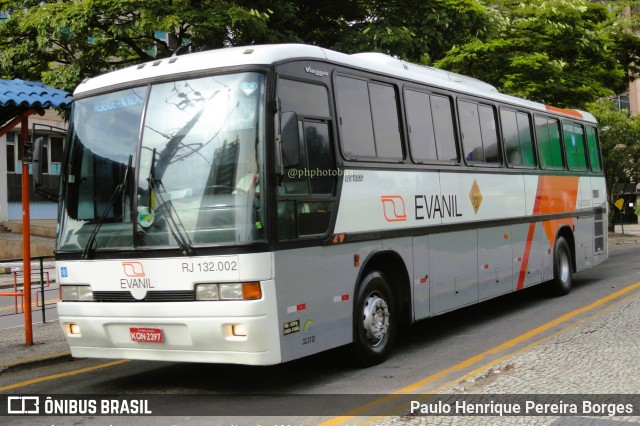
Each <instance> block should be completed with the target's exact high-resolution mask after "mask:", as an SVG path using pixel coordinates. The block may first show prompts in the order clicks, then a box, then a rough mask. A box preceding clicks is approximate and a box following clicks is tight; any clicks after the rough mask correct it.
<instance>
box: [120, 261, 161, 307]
mask: <svg viewBox="0 0 640 426" xmlns="http://www.w3.org/2000/svg"><path fill="white" fill-rule="evenodd" d="M122 270H123V272H124V274H125V275H126V276H127V278H120V288H121V289H123V290H129V291H130V292H131V295H132V296H133V297H134V298H135V299H137V300H142V299H144V298H145V296H146V295H147V289H150V288H155V287H154V285H153V283H152V282H151V278H148V277H147V276H146V274H145V272H144V267H143V266H142V263H140V262H122Z"/></svg>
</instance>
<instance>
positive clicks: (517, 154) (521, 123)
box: [500, 109, 536, 167]
mask: <svg viewBox="0 0 640 426" xmlns="http://www.w3.org/2000/svg"><path fill="white" fill-rule="evenodd" d="M500 121H501V122H502V135H503V140H504V149H505V152H506V155H507V164H508V165H510V166H524V167H533V166H535V165H536V163H535V157H534V155H533V140H532V139H531V122H530V120H529V116H528V115H527V114H525V113H522V112H516V111H512V110H508V109H501V110H500Z"/></svg>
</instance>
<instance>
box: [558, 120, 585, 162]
mask: <svg viewBox="0 0 640 426" xmlns="http://www.w3.org/2000/svg"><path fill="white" fill-rule="evenodd" d="M562 134H563V136H564V149H565V154H566V156H567V165H568V166H569V170H587V157H586V152H585V147H584V129H583V127H582V125H580V124H578V123H574V122H572V121H565V122H563V123H562Z"/></svg>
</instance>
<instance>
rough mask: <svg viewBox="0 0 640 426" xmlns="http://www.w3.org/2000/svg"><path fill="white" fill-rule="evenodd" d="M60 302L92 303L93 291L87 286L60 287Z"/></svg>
mask: <svg viewBox="0 0 640 426" xmlns="http://www.w3.org/2000/svg"><path fill="white" fill-rule="evenodd" d="M60 300H62V301H65V302H92V301H93V291H91V286H88V285H61V286H60Z"/></svg>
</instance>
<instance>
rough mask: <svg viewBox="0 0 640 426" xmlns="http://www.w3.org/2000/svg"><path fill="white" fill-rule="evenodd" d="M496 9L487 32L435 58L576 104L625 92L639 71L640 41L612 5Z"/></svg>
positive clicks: (505, 85) (572, 2) (509, 86)
mask: <svg viewBox="0 0 640 426" xmlns="http://www.w3.org/2000/svg"><path fill="white" fill-rule="evenodd" d="M491 16H492V21H493V27H492V28H493V31H492V32H490V33H489V36H488V37H486V38H484V39H480V38H477V39H475V40H474V41H472V42H470V43H467V44H465V45H459V46H456V47H454V48H453V49H452V50H451V51H449V52H448V53H447V55H446V56H445V57H444V58H443V59H442V60H440V61H439V62H438V64H437V65H438V66H439V67H442V68H446V69H449V70H452V71H457V72H461V73H466V74H471V75H472V76H474V77H477V78H480V79H482V80H485V81H487V82H489V83H492V84H494V85H495V86H497V87H498V88H499V89H500V90H501V91H503V92H506V93H510V94H513V95H515V96H520V97H524V98H528V99H532V100H536V101H539V102H543V103H548V104H553V105H557V106H564V107H573V108H576V107H577V108H584V107H585V105H586V104H587V103H588V102H592V101H595V100H596V99H599V98H602V97H606V96H611V95H613V94H615V93H620V92H622V91H623V90H625V88H626V86H627V84H628V76H629V75H630V71H635V70H634V69H632V67H633V66H634V65H633V64H634V58H638V57H639V55H638V54H639V53H640V40H639V39H638V38H637V37H635V36H633V35H632V34H629V33H626V32H625V31H624V28H623V27H624V26H623V25H619V24H618V15H617V14H616V10H614V9H612V8H610V7H609V6H607V5H603V4H601V3H599V2H589V1H586V0H557V1H553V2H551V1H546V0H531V1H529V2H520V1H519V0H515V1H514V0H506V1H500V2H498V3H497V4H496V5H495V6H494V9H493V13H492V15H491Z"/></svg>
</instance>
